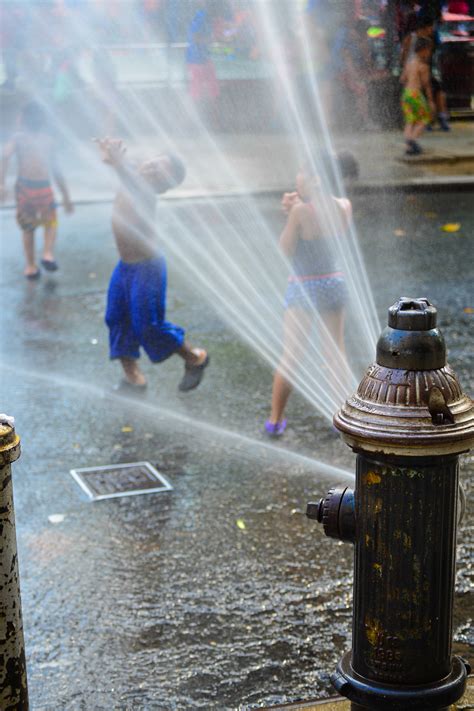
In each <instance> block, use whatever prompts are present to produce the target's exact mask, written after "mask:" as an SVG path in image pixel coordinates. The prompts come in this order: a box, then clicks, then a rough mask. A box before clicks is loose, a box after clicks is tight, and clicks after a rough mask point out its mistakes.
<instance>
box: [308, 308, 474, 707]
mask: <svg viewBox="0 0 474 711" xmlns="http://www.w3.org/2000/svg"><path fill="white" fill-rule="evenodd" d="M334 424H335V426H336V427H337V429H338V430H340V432H341V433H342V437H343V439H344V440H345V442H346V443H347V444H348V445H349V446H350V447H351V448H352V449H353V450H354V452H356V454H357V470H356V485H355V490H354V491H352V490H350V489H348V488H347V487H344V486H342V487H335V488H333V489H331V491H330V492H329V493H328V495H327V496H326V497H325V498H324V499H323V500H322V501H320V502H319V504H308V510H307V514H308V516H309V517H310V518H316V519H318V520H319V521H321V522H322V523H323V525H324V529H325V532H326V534H327V535H329V536H332V537H334V538H339V539H341V540H346V541H352V542H353V543H354V548H355V569H354V610H353V627H352V650H351V651H350V652H348V653H346V654H345V655H344V657H343V658H342V660H341V661H340V663H339V664H338V667H337V670H336V672H335V673H334V674H333V676H332V683H333V685H334V686H335V687H336V689H337V690H338V691H339V692H340V693H341V694H342V695H343V696H346V697H347V698H349V699H351V701H352V708H353V711H355V710H356V709H357V710H358V709H392V710H396V711H406V710H407V709H419V710H421V709H426V710H428V709H436V710H438V711H441V710H443V709H446V708H447V707H448V706H449V705H450V704H452V703H454V702H455V701H457V700H458V699H459V698H460V697H461V696H462V695H463V693H464V688H465V683H466V676H467V674H468V673H469V668H468V665H467V664H466V663H465V662H464V661H463V660H462V659H461V658H460V657H456V656H453V655H452V649H451V644H452V614H453V595H454V575H455V555H456V527H457V515H458V511H457V508H458V486H459V482H458V468H459V462H458V460H459V455H460V454H461V453H462V452H466V451H467V450H468V449H469V448H470V447H471V446H472V444H473V443H474V407H473V403H472V402H471V400H470V398H468V397H467V396H466V395H465V394H464V393H463V392H462V389H461V386H460V384H459V381H458V379H457V377H456V375H455V374H454V372H453V371H452V370H451V368H450V367H449V365H447V364H446V348H445V343H444V339H443V336H442V335H441V333H440V332H439V330H438V329H437V328H436V309H435V308H434V307H433V306H432V305H431V304H430V303H429V302H428V301H427V300H426V299H406V298H402V299H400V300H399V301H398V303H396V304H395V305H394V306H392V307H391V308H390V309H389V312H388V328H386V329H385V330H384V331H383V333H382V335H381V336H380V338H379V341H378V344H377V357H376V362H375V363H374V364H373V365H372V366H370V368H369V369H368V370H367V372H366V374H365V376H364V377H363V379H362V381H361V383H360V385H359V387H358V389H357V392H356V393H355V394H354V395H353V396H352V397H350V398H349V399H348V400H347V401H346V403H345V404H344V405H343V407H342V408H341V410H340V411H339V412H338V413H337V414H336V416H335V418H334Z"/></svg>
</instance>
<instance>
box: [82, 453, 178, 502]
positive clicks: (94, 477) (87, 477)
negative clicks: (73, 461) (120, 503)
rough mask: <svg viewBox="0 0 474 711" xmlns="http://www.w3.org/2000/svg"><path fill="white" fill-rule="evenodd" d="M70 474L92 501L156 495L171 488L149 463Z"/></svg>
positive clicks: (90, 469)
mask: <svg viewBox="0 0 474 711" xmlns="http://www.w3.org/2000/svg"><path fill="white" fill-rule="evenodd" d="M70 473H71V475H72V476H73V477H74V479H75V481H76V482H77V483H78V484H79V486H80V487H81V489H82V490H83V491H85V492H86V494H87V495H88V496H89V498H91V499H92V501H100V500H101V499H115V498H118V497H119V496H136V495H137V494H160V493H162V492H164V491H171V490H172V489H173V487H172V486H171V484H170V483H169V481H168V480H167V479H165V477H164V476H163V474H160V473H159V472H158V471H157V470H156V469H155V467H153V466H152V465H151V464H150V462H131V463H130V464H110V465H106V466H103V467H87V468H85V469H71V471H70Z"/></svg>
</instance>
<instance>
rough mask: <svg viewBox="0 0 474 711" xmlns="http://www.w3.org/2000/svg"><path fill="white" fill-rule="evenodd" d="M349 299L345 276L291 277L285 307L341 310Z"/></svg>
mask: <svg viewBox="0 0 474 711" xmlns="http://www.w3.org/2000/svg"><path fill="white" fill-rule="evenodd" d="M346 301H347V289H346V284H345V281H344V277H343V276H324V277H314V278H311V277H302V278H301V279H300V280H299V279H297V278H295V277H290V280H289V282H288V287H287V289H286V294H285V308H287V309H289V308H292V307H294V308H300V309H311V308H314V307H315V308H317V309H318V311H339V310H340V309H342V308H343V307H344V305H345V303H346Z"/></svg>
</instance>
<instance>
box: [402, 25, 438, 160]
mask: <svg viewBox="0 0 474 711" xmlns="http://www.w3.org/2000/svg"><path fill="white" fill-rule="evenodd" d="M432 46H433V43H432V41H431V40H430V39H428V38H427V37H418V39H417V40H416V43H415V48H414V54H413V55H412V56H411V58H410V59H409V60H408V62H407V64H406V65H405V69H404V70H403V73H402V76H401V81H402V83H403V86H404V88H403V93H402V110H403V116H404V119H405V130H404V136H405V141H406V146H407V147H406V151H405V153H406V154H407V155H412V156H413V155H418V154H419V153H421V152H422V149H421V146H420V145H419V143H418V139H419V138H420V136H421V134H422V133H423V131H424V129H425V127H426V126H427V125H428V124H429V123H430V122H431V118H432V116H433V114H434V113H435V111H436V106H435V103H434V100H433V91H432V88H431V77H430V67H429V62H430V58H431V52H432Z"/></svg>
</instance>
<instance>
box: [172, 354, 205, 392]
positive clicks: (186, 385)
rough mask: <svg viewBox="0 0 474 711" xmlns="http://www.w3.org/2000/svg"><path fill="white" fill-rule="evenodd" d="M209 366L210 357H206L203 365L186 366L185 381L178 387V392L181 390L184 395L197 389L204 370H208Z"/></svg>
mask: <svg viewBox="0 0 474 711" xmlns="http://www.w3.org/2000/svg"><path fill="white" fill-rule="evenodd" d="M208 365H209V356H208V355H206V357H205V359H204V361H203V362H202V363H201V365H185V366H184V375H183V379H182V380H181V382H180V384H179V385H178V390H181V392H182V393H185V392H187V391H188V390H194V388H197V386H198V385H199V383H200V382H201V380H202V378H203V375H204V370H205V368H207V366H208Z"/></svg>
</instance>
